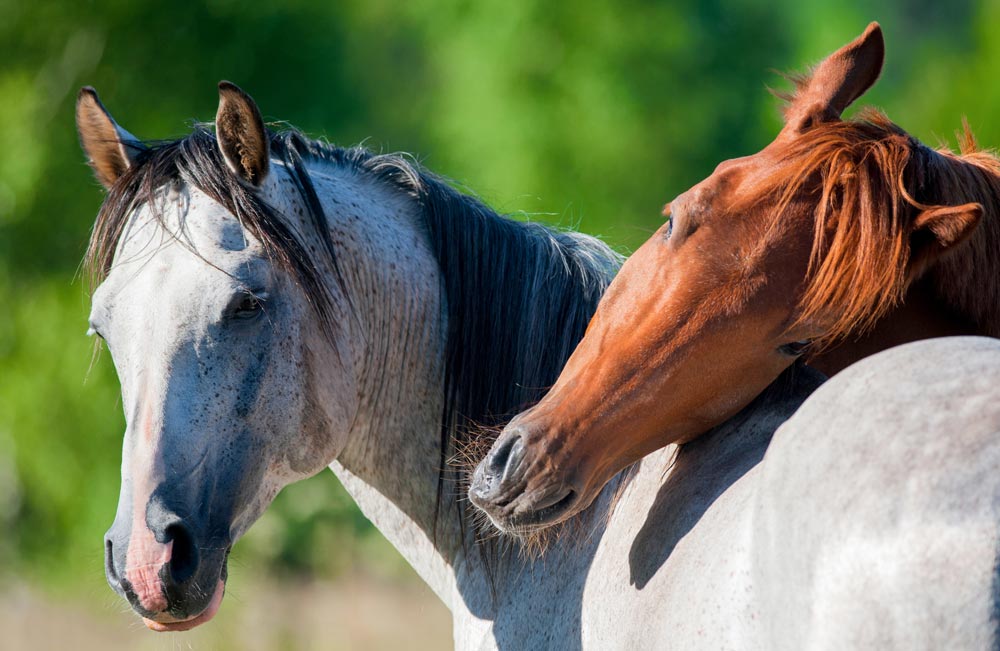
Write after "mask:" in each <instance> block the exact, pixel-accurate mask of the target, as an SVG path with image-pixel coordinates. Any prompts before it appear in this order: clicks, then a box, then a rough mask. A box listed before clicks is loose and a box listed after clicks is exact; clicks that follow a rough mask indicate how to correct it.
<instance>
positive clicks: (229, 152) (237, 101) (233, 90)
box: [215, 81, 271, 187]
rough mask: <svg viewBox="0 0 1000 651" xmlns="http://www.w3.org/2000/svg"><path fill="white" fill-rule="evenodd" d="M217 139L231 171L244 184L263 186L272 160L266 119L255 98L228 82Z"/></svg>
mask: <svg viewBox="0 0 1000 651" xmlns="http://www.w3.org/2000/svg"><path fill="white" fill-rule="evenodd" d="M215 138H216V140H217V141H218V143H219V150H220V151H221V152H222V156H223V158H225V159H226V164H227V165H228V166H229V169H231V170H232V171H233V172H234V173H235V174H236V176H238V177H239V178H240V180H241V181H243V182H245V183H248V184H250V185H252V186H256V187H259V186H260V184H261V183H263V182H264V177H265V176H267V169H268V164H269V162H270V157H271V153H270V145H269V143H268V134H267V130H266V129H265V128H264V119H263V118H262V117H261V115H260V109H258V108H257V104H256V103H254V101H253V99H252V98H251V97H250V96H249V95H247V94H246V93H244V92H243V91H242V90H240V88H239V87H238V86H236V84H233V83H230V82H228V81H220V82H219V111H218V113H216V114H215Z"/></svg>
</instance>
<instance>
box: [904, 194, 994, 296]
mask: <svg viewBox="0 0 1000 651" xmlns="http://www.w3.org/2000/svg"><path fill="white" fill-rule="evenodd" d="M982 218H983V206H982V205H981V204H978V203H966V204H962V205H961V206H935V207H933V208H928V209H927V210H924V211H923V212H921V213H920V214H919V215H917V218H916V219H915V220H914V221H913V235H912V237H911V245H910V246H911V250H910V269H911V271H910V277H911V279H914V278H916V277H919V276H920V275H921V274H922V273H923V272H924V270H926V269H927V268H928V267H930V266H931V265H932V264H934V261H935V260H937V258H938V257H939V256H940V255H941V254H943V253H945V252H946V251H949V250H950V249H952V248H954V247H956V246H958V245H959V244H962V243H963V242H965V241H966V240H967V239H969V237H970V236H971V235H972V233H973V232H974V231H975V230H976V227H977V226H979V222H980V221H982Z"/></svg>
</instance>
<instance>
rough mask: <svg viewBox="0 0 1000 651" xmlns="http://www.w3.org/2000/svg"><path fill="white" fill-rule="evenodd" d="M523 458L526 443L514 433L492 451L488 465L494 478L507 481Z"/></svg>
mask: <svg viewBox="0 0 1000 651" xmlns="http://www.w3.org/2000/svg"><path fill="white" fill-rule="evenodd" d="M523 458H524V444H523V443H522V441H521V437H520V436H517V435H514V436H511V437H510V438H508V439H507V440H506V441H504V442H503V443H502V444H500V446H499V447H497V448H495V449H494V450H492V451H491V452H490V454H489V456H488V457H487V459H486V465H487V468H488V469H489V471H490V474H492V475H493V476H494V478H498V479H500V481H505V480H507V479H509V478H510V476H511V473H513V472H514V470H516V469H517V465H518V464H519V463H520V462H521V459H523Z"/></svg>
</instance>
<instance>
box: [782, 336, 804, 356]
mask: <svg viewBox="0 0 1000 651" xmlns="http://www.w3.org/2000/svg"><path fill="white" fill-rule="evenodd" d="M811 343H812V340H811V339H803V340H802V341H792V342H790V343H787V344H782V345H781V346H778V352H779V353H781V354H782V355H788V356H789V357H799V356H800V355H802V353H804V352H806V349H808V348H809V344H811Z"/></svg>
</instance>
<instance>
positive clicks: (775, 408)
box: [629, 363, 826, 590]
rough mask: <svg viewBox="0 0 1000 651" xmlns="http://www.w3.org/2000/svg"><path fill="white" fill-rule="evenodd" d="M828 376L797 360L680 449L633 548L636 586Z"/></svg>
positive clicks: (761, 453) (642, 584) (757, 460)
mask: <svg viewBox="0 0 1000 651" xmlns="http://www.w3.org/2000/svg"><path fill="white" fill-rule="evenodd" d="M825 379H826V378H825V376H824V375H823V374H822V373H820V372H819V371H816V370H815V369H812V368H810V367H808V366H806V365H804V364H801V363H799V364H795V365H794V366H792V367H791V368H789V369H788V370H786V371H785V372H784V373H782V374H781V375H780V376H779V377H778V379H776V380H775V381H774V382H773V383H772V384H771V385H770V386H769V387H768V388H767V389H765V390H764V392H763V393H762V394H761V395H759V396H758V397H757V398H756V399H754V401H753V402H751V403H750V404H749V405H747V406H746V407H744V408H743V410H742V411H740V412H739V413H738V414H736V415H735V416H733V417H732V418H730V419H729V420H728V421H726V422H725V423H723V424H721V425H719V426H717V427H715V428H714V429H712V430H710V431H709V432H708V433H706V434H704V435H703V436H701V437H699V438H697V439H695V440H694V441H692V442H690V443H687V444H685V445H683V446H681V447H680V448H679V449H678V452H677V456H676V457H675V460H674V462H673V465H672V466H671V468H670V470H669V473H668V474H667V476H666V479H665V480H664V482H663V484H662V485H661V486H660V489H659V491H658V492H657V495H656V498H655V500H654V501H653V505H652V506H651V507H650V509H649V512H648V514H647V516H646V521H645V522H644V524H643V526H642V528H641V529H640V530H639V533H638V534H637V535H636V537H635V540H634V541H633V543H632V548H631V551H630V552H629V571H630V577H631V582H632V584H633V585H635V586H636V588H638V589H640V590H641V589H642V588H644V587H645V586H646V584H647V583H648V582H649V580H650V579H651V578H652V577H653V576H654V575H655V574H656V573H657V571H659V569H660V568H661V567H662V566H663V564H664V563H665V562H666V561H667V559H668V558H669V557H670V555H671V554H672V553H673V551H674V548H675V547H676V546H677V543H678V542H680V540H681V539H682V538H683V537H684V536H685V535H687V533H688V532H690V531H691V530H692V529H693V528H694V526H695V525H696V524H697V523H698V521H699V520H700V519H701V517H702V516H703V515H704V514H705V512H706V511H707V510H708V509H709V508H710V507H711V506H712V504H713V503H714V502H715V501H716V499H718V498H719V496H721V495H722V494H723V493H725V492H726V490H727V489H728V488H729V487H730V486H732V485H733V484H734V483H736V481H738V480H739V479H740V478H741V477H743V476H744V475H745V474H746V473H747V472H749V471H750V470H751V469H752V468H753V467H754V466H756V465H757V464H758V463H760V460H761V459H762V458H763V457H764V452H765V451H766V450H767V447H768V445H769V444H770V442H771V438H772V437H773V436H774V432H775V430H777V428H778V427H779V426H780V425H781V424H782V423H784V422H785V421H786V420H788V418H789V417H790V416H791V415H792V414H793V413H795V411H796V410H797V409H798V407H799V405H801V404H802V402H804V401H805V399H806V398H808V397H809V395H810V394H811V393H812V392H813V391H814V390H815V389H816V388H817V387H819V385H820V384H822V383H823V382H824V381H825Z"/></svg>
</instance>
